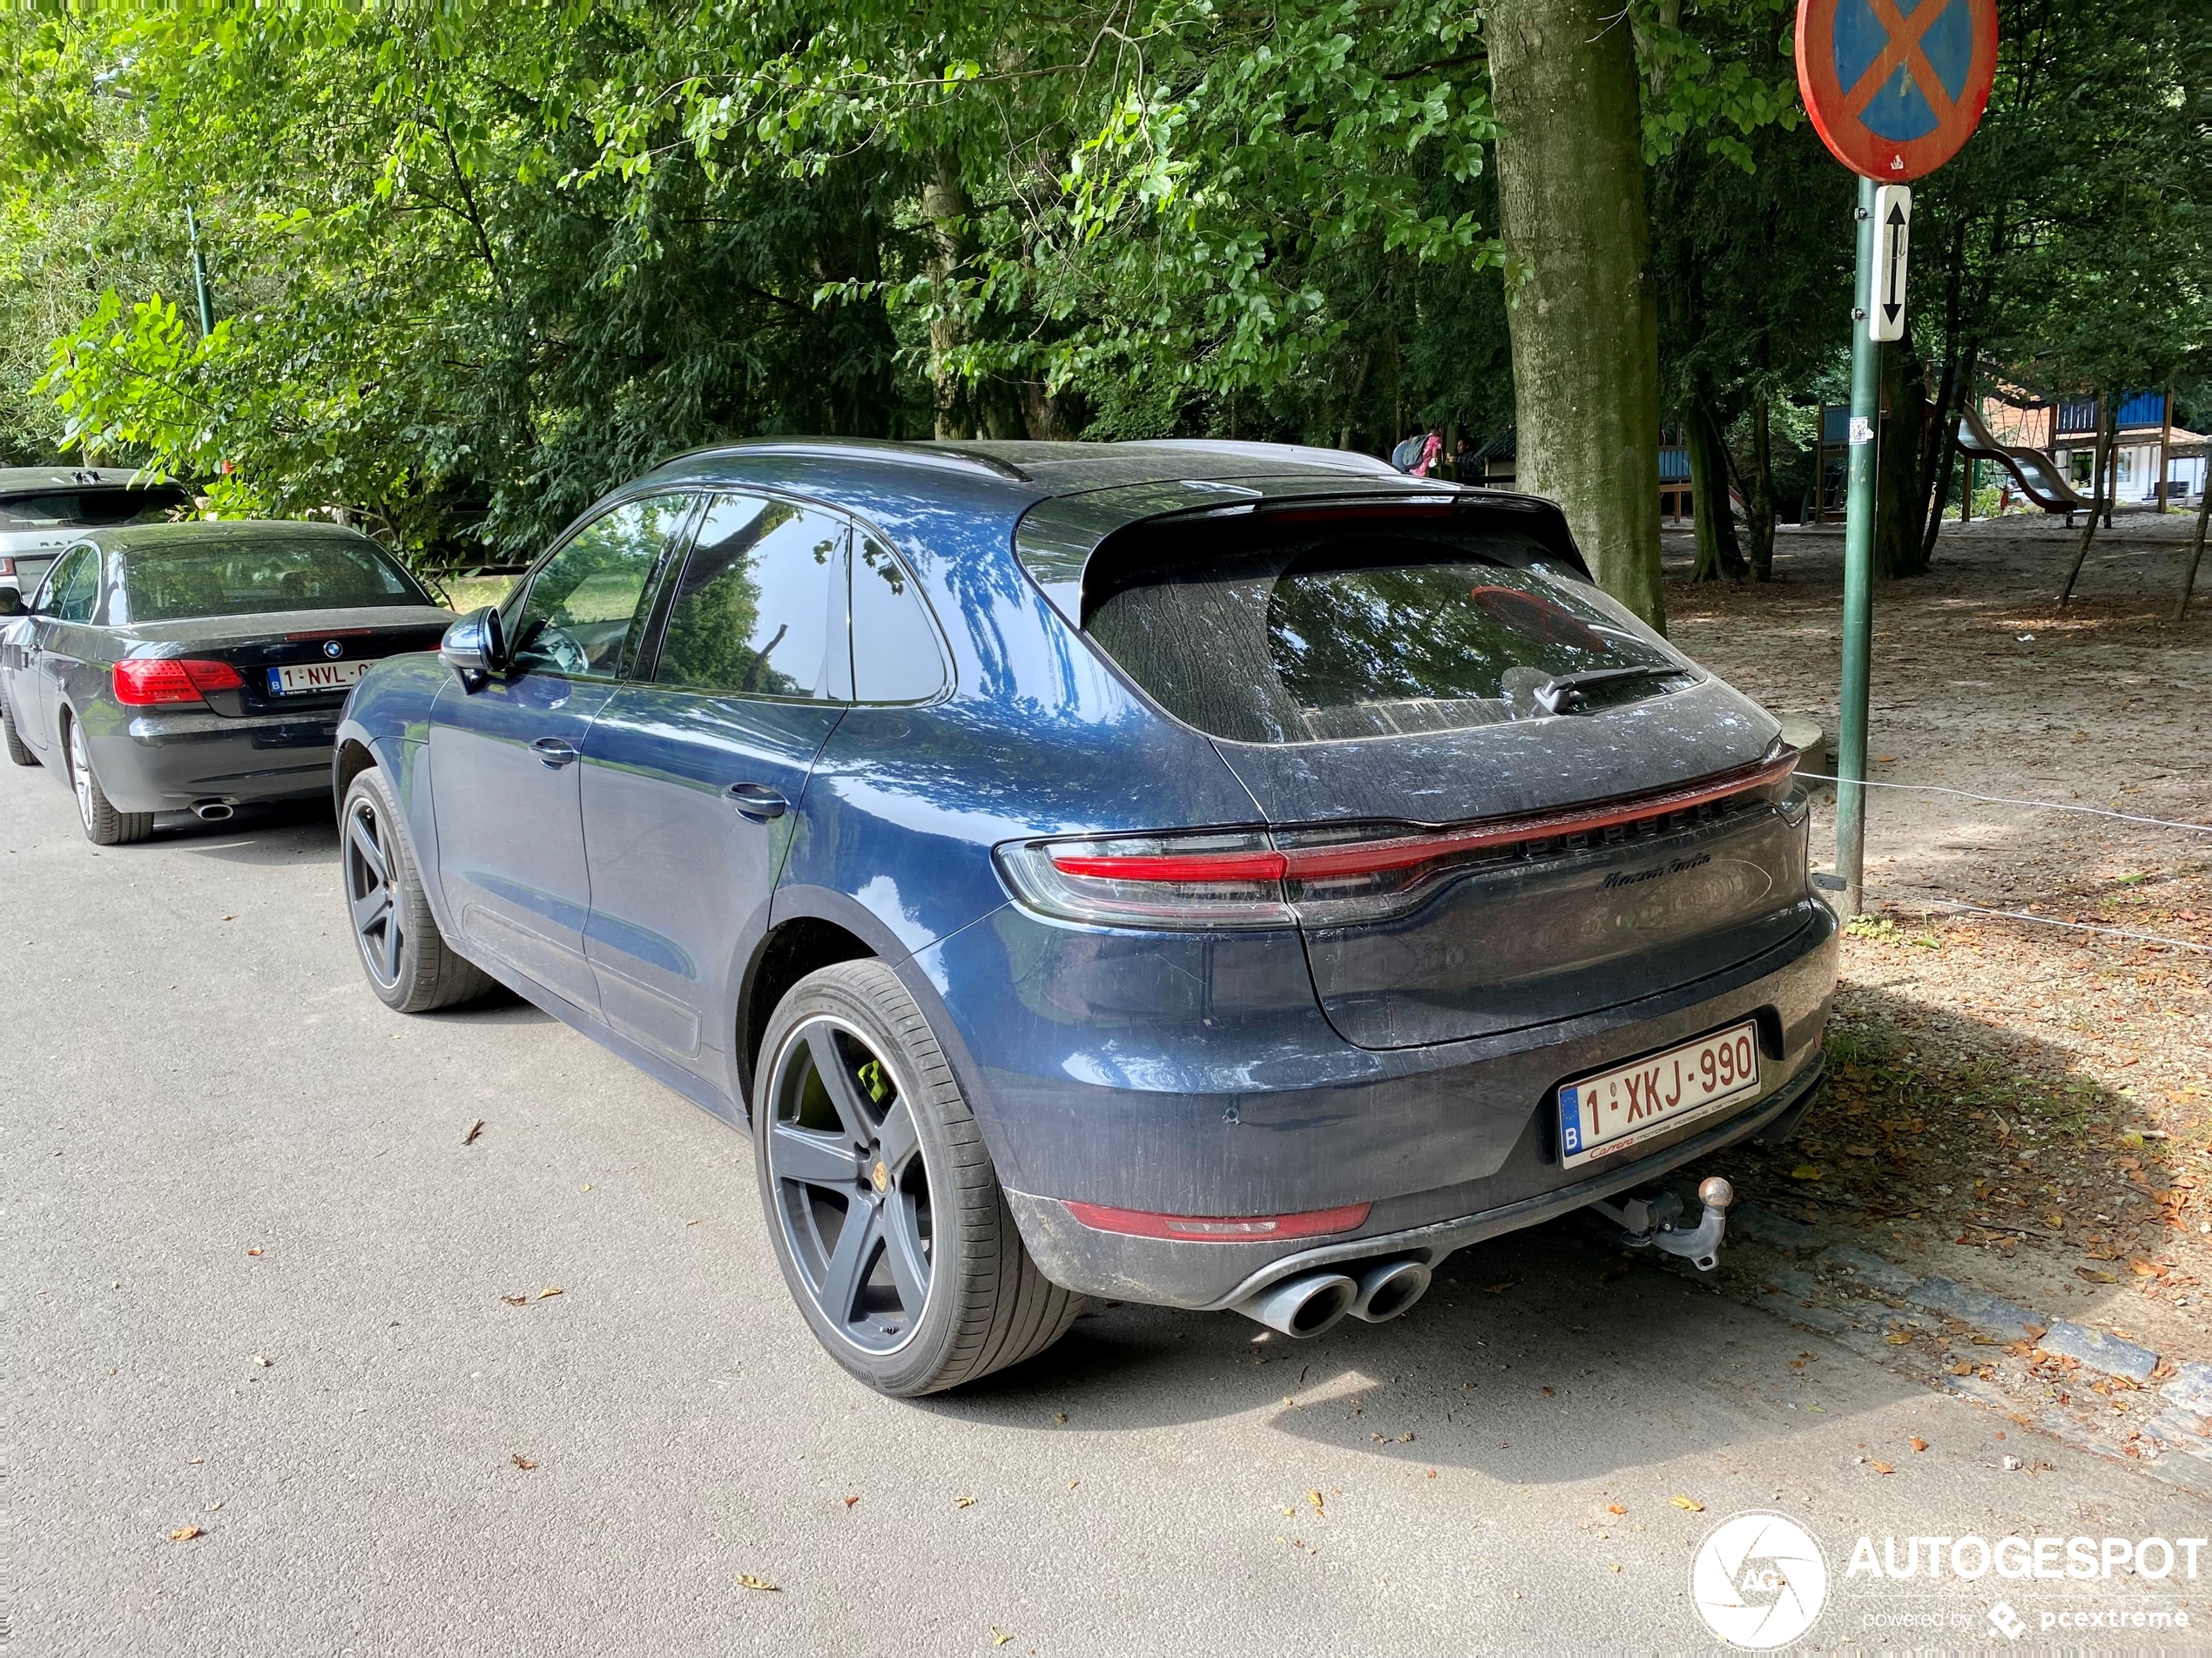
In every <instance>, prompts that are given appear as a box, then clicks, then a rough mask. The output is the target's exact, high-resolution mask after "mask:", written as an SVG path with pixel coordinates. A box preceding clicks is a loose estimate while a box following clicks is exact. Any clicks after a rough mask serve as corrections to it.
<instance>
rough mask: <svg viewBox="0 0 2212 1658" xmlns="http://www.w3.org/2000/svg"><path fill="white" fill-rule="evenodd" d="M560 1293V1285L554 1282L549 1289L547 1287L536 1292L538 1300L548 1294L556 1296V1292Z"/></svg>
mask: <svg viewBox="0 0 2212 1658" xmlns="http://www.w3.org/2000/svg"><path fill="white" fill-rule="evenodd" d="M560 1293H561V1286H560V1285H559V1284H555V1285H553V1286H552V1287H551V1288H550V1289H547V1290H540V1291H538V1292H537V1298H538V1299H539V1300H540V1301H543V1300H544V1299H545V1297H548V1296H556V1295H558V1294H560Z"/></svg>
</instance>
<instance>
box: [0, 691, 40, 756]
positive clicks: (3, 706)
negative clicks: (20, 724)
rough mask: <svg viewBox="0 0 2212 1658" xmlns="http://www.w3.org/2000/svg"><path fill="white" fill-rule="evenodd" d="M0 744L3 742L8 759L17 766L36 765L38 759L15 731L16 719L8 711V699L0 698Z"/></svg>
mask: <svg viewBox="0 0 2212 1658" xmlns="http://www.w3.org/2000/svg"><path fill="white" fill-rule="evenodd" d="M0 742H5V744H6V745H7V749H8V758H10V759H11V760H13V761H14V762H15V763H16V764H17V765H37V764H38V757H37V755H36V754H33V753H32V752H31V751H30V747H29V746H28V745H26V744H25V743H24V740H23V738H22V737H21V736H20V735H19V734H18V733H17V731H16V717H15V715H14V714H13V713H12V712H10V711H9V708H8V699H7V698H5V697H0Z"/></svg>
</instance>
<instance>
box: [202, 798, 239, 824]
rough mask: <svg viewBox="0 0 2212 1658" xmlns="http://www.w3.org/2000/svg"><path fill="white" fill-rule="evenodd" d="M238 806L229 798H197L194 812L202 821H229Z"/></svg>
mask: <svg viewBox="0 0 2212 1658" xmlns="http://www.w3.org/2000/svg"><path fill="white" fill-rule="evenodd" d="M235 811H236V808H235V807H233V805H231V803H230V802H229V801H227V800H195V801H193V802H192V816H193V817H195V818H197V819H199V820H200V821H201V822H202V823H227V822H228V821H229V820H230V819H231V818H232V816H233V814H234V812H235Z"/></svg>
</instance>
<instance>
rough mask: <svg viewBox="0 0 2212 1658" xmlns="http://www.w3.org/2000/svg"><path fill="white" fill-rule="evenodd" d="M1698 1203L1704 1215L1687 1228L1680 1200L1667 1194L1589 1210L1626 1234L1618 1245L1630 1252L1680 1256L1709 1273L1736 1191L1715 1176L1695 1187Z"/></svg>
mask: <svg viewBox="0 0 2212 1658" xmlns="http://www.w3.org/2000/svg"><path fill="white" fill-rule="evenodd" d="M1697 1201H1698V1202H1699V1203H1703V1204H1704V1206H1705V1212H1704V1213H1703V1214H1702V1215H1700V1216H1699V1217H1697V1224H1696V1225H1695V1226H1690V1227H1685V1226H1684V1225H1683V1223H1682V1199H1681V1198H1680V1197H1678V1196H1676V1195H1675V1194H1674V1193H1673V1192H1670V1191H1662V1192H1659V1193H1657V1194H1656V1195H1655V1196H1649V1197H1623V1198H1622V1200H1621V1201H1620V1202H1619V1203H1592V1204H1591V1205H1590V1207H1591V1208H1592V1209H1594V1210H1597V1212H1598V1213H1599V1214H1601V1215H1602V1216H1604V1217H1606V1218H1607V1219H1608V1220H1609V1221H1612V1222H1613V1223H1615V1225H1617V1226H1619V1227H1620V1228H1621V1229H1622V1230H1623V1231H1624V1232H1626V1233H1627V1234H1628V1236H1627V1237H1624V1238H1622V1240H1621V1241H1622V1243H1623V1244H1627V1245H1628V1246H1629V1248H1630V1249H1632V1250H1641V1249H1647V1248H1649V1249H1657V1250H1664V1251H1665V1252H1666V1253H1667V1254H1669V1255H1679V1256H1681V1257H1683V1260H1685V1261H1687V1262H1689V1264H1690V1265H1692V1266H1694V1267H1696V1269H1697V1270H1699V1271H1700V1272H1710V1271H1711V1270H1713V1269H1714V1267H1716V1266H1717V1265H1718V1264H1720V1249H1721V1238H1722V1237H1723V1235H1725V1234H1726V1232H1727V1231H1728V1206H1729V1205H1730V1203H1734V1202H1735V1201H1736V1188H1735V1187H1733V1186H1731V1185H1730V1184H1729V1183H1728V1182H1727V1181H1725V1180H1723V1179H1722V1178H1721V1177H1720V1176H1718V1175H1714V1176H1710V1177H1709V1178H1708V1179H1706V1180H1705V1181H1704V1182H1703V1183H1701V1184H1700V1185H1699V1186H1698V1188H1697Z"/></svg>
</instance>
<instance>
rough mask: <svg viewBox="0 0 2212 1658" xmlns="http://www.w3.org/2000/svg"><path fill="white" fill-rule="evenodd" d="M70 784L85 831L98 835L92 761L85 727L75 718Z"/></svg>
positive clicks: (73, 721)
mask: <svg viewBox="0 0 2212 1658" xmlns="http://www.w3.org/2000/svg"><path fill="white" fill-rule="evenodd" d="M69 784H70V787H71V788H72V789H74V790H75V791H76V792H77V815H78V817H79V818H80V819H83V820H84V832H85V833H86V834H88V835H95V836H96V835H97V834H98V826H97V820H96V819H95V816H94V811H93V804H92V761H91V756H89V755H88V754H87V753H86V752H85V750H84V725H82V724H81V723H80V722H78V721H77V720H73V719H72V720H71V721H70V722H69Z"/></svg>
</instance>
